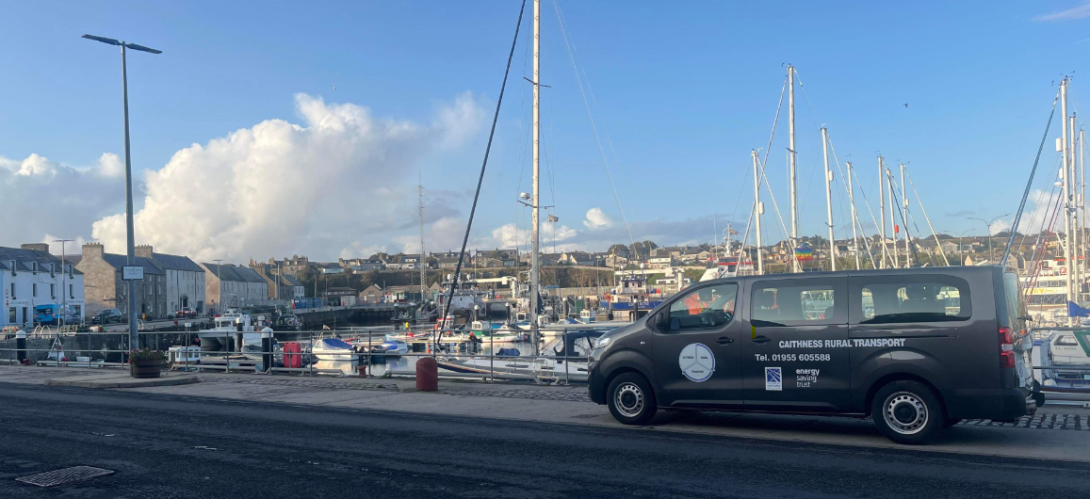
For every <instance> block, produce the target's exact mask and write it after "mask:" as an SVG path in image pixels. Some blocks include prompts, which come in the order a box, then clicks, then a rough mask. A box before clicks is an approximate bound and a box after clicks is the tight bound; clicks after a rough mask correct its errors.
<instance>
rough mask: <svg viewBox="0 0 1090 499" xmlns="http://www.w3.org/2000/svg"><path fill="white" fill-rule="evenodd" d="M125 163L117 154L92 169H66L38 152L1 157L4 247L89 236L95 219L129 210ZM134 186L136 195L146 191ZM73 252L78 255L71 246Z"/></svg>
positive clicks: (0, 236)
mask: <svg viewBox="0 0 1090 499" xmlns="http://www.w3.org/2000/svg"><path fill="white" fill-rule="evenodd" d="M121 165H123V164H122V163H121V160H120V159H119V158H118V156H117V155H115V154H112V153H105V154H103V155H102V156H101V157H100V158H99V160H98V161H97V162H96V163H94V164H92V165H89V166H72V165H67V164H63V163H59V162H56V161H53V160H50V159H49V158H46V157H44V156H41V155H38V154H31V155H30V156H28V157H26V158H25V159H22V160H13V159H8V158H5V157H0V226H2V227H3V228H4V230H3V231H2V232H0V245H4V246H18V245H20V244H22V243H29V242H36V241H44V242H51V241H53V240H54V239H58V238H65V239H80V240H82V238H83V237H87V236H90V231H89V229H90V227H91V224H92V223H93V222H94V221H95V220H98V219H99V218H101V217H103V216H105V215H108V214H110V213H116V212H118V211H120V210H124V208H125V183H124V180H123V178H124V176H123V174H124V166H121ZM118 171H120V173H121V174H122V176H121V177H120V178H119V177H118V173H117V172H118ZM133 187H134V190H135V194H140V193H142V192H143V185H142V184H140V183H139V182H137V184H136V185H134V186H133ZM123 247H124V246H122V248H123ZM68 248H69V249H70V250H73V248H77V249H75V250H73V252H78V247H77V246H75V245H73V244H72V243H69V245H68ZM57 249H58V251H57V253H59V252H60V251H59V246H58V248H57Z"/></svg>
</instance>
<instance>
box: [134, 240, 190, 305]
mask: <svg viewBox="0 0 1090 499" xmlns="http://www.w3.org/2000/svg"><path fill="white" fill-rule="evenodd" d="M135 253H136V256H138V257H141V258H147V259H148V260H150V261H151V264H152V265H155V267H156V268H158V269H159V270H161V271H163V274H164V277H165V279H166V281H165V285H166V291H167V293H166V306H167V309H166V310H167V315H168V316H171V315H177V314H178V312H180V311H181V310H182V309H183V308H186V307H188V308H191V309H193V310H195V311H196V312H197V313H198V314H201V313H204V291H205V286H204V269H202V268H201V266H200V265H197V264H196V263H195V262H194V261H193V260H190V259H189V257H185V256H178V255H168V254H166V253H156V252H155V251H154V250H153V248H152V247H151V246H149V245H140V246H137V247H136V248H135Z"/></svg>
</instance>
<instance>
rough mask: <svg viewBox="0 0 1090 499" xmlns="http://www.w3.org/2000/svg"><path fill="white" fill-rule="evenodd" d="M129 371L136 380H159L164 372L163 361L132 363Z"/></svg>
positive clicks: (135, 361)
mask: <svg viewBox="0 0 1090 499" xmlns="http://www.w3.org/2000/svg"><path fill="white" fill-rule="evenodd" d="M129 369H130V370H131V373H132V377H134V378H158V377H159V375H160V374H161V373H162V370H163V361H161V360H134V361H130V363H129Z"/></svg>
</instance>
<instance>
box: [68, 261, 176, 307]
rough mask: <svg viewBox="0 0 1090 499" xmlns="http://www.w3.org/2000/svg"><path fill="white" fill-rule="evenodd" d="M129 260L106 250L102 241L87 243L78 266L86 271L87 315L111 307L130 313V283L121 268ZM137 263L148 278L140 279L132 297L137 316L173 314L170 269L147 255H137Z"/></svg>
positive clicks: (135, 262)
mask: <svg viewBox="0 0 1090 499" xmlns="http://www.w3.org/2000/svg"><path fill="white" fill-rule="evenodd" d="M127 261H128V257H127V256H126V255H115V254H112V253H106V251H105V248H104V247H103V246H102V244H101V243H88V244H84V245H83V252H82V255H81V256H80V260H79V263H78V264H76V268H77V269H79V271H80V272H83V287H84V294H85V296H86V301H87V304H86V310H85V312H84V313H85V315H86V316H92V315H94V314H97V313H98V312H100V311H102V310H105V309H108V308H116V309H118V310H120V311H121V313H122V314H126V315H127V314H128V313H129V303H130V300H129V284H128V283H127V282H126V281H124V280H123V279H122V278H121V269H122V268H123V267H125V266H126V265H128V264H127V263H126V262H127ZM134 264H135V266H137V267H142V268H143V269H144V278H143V279H142V280H138V281H136V296H135V299H134V300H131V301H132V302H133V303H134V309H135V310H136V314H137V316H140V317H145V318H159V319H162V318H166V317H167V316H168V315H169V314H171V313H173V310H171V309H169V308H168V307H167V285H166V272H164V271H162V270H160V269H159V267H157V266H156V265H155V263H154V262H152V261H151V259H149V258H146V257H141V256H137V257H135V261H134Z"/></svg>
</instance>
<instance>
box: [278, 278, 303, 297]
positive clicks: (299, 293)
mask: <svg viewBox="0 0 1090 499" xmlns="http://www.w3.org/2000/svg"><path fill="white" fill-rule="evenodd" d="M281 277H282V278H283V279H284V280H285V281H287V283H288V284H290V285H291V297H292V299H298V298H306V296H307V290H306V287H305V286H303V281H300V280H299V278H298V277H295V276H293V275H288V274H284V275H283V276H281ZM282 297H283V295H281V298H282Z"/></svg>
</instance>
